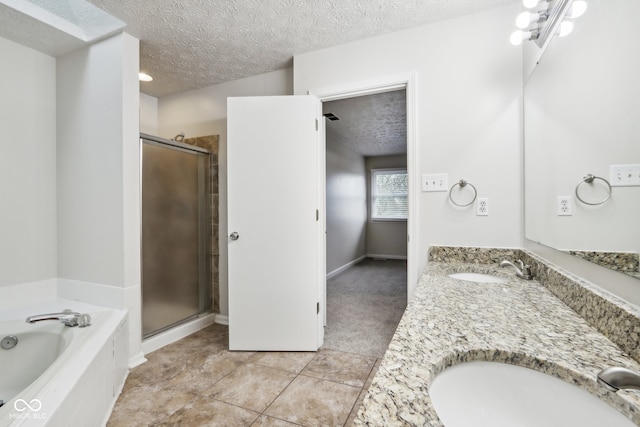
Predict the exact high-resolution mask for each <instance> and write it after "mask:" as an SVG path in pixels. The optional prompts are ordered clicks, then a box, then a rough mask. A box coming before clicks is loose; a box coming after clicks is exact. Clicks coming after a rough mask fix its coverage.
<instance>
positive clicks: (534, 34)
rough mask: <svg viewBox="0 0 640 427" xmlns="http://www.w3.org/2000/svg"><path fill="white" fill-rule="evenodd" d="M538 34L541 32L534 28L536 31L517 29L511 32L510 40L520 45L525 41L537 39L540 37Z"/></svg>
mask: <svg viewBox="0 0 640 427" xmlns="http://www.w3.org/2000/svg"><path fill="white" fill-rule="evenodd" d="M538 36H539V33H538V31H537V30H534V31H523V30H516V31H514V32H513V33H511V37H509V41H510V42H511V44H512V45H514V46H518V45H521V44H522V42H523V41H525V40H535V39H537V38H538Z"/></svg>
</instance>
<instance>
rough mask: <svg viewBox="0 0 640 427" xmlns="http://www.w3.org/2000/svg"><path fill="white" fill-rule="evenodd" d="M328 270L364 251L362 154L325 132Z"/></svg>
mask: <svg viewBox="0 0 640 427" xmlns="http://www.w3.org/2000/svg"><path fill="white" fill-rule="evenodd" d="M326 162H327V163H326V164H327V170H326V172H327V193H326V195H327V273H331V272H333V271H335V270H337V269H339V268H341V267H344V266H345V265H348V264H349V263H351V262H353V261H356V260H357V259H359V258H361V257H363V256H364V255H365V254H366V251H365V242H366V223H367V192H366V170H365V161H364V157H363V156H362V155H360V154H357V153H355V152H354V151H352V150H351V149H349V148H348V147H347V146H346V145H344V144H341V143H339V142H337V141H335V140H333V139H332V138H330V137H329V136H328V135H327V158H326Z"/></svg>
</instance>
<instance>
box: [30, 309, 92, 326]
mask: <svg viewBox="0 0 640 427" xmlns="http://www.w3.org/2000/svg"><path fill="white" fill-rule="evenodd" d="M43 320H59V321H60V322H62V323H64V324H65V325H67V326H71V327H73V326H80V327H81V328H84V327H86V326H90V325H91V316H89V315H88V314H80V313H78V312H75V311H72V310H69V309H66V310H63V311H62V312H61V313H47V314H36V315H33V316H29V317H27V323H36V322H41V321H43Z"/></svg>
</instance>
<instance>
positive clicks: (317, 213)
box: [316, 209, 320, 221]
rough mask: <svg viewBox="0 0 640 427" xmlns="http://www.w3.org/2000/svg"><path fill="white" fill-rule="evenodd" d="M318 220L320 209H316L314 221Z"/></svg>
mask: <svg viewBox="0 0 640 427" xmlns="http://www.w3.org/2000/svg"><path fill="white" fill-rule="evenodd" d="M319 220H320V211H319V210H318V209H316V221H319Z"/></svg>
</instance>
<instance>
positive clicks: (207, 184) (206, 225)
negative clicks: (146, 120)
mask: <svg viewBox="0 0 640 427" xmlns="http://www.w3.org/2000/svg"><path fill="white" fill-rule="evenodd" d="M145 141H147V142H149V143H151V144H152V145H157V146H161V147H165V148H167V149H172V150H177V151H183V152H188V153H192V154H205V155H206V156H207V161H206V170H205V171H204V173H205V179H204V190H203V191H204V193H205V197H204V207H200V208H199V209H198V210H199V212H202V211H203V210H204V212H205V218H204V219H203V220H201V221H198V228H199V231H198V235H199V236H201V237H200V238H199V243H198V247H199V253H198V257H199V260H200V261H199V262H200V263H201V264H202V263H203V264H204V268H200V269H199V272H198V276H199V286H198V292H199V294H198V313H196V314H194V315H191V316H189V317H186V318H184V319H181V320H179V321H176V322H173V323H171V324H169V325H166V326H164V327H162V328H160V329H157V330H154V331H152V332H149V333H147V334H146V335H145V333H144V329H143V328H144V322H143V320H144V313H143V308H144V307H143V304H144V295H143V292H144V277H143V276H144V266H143V252H142V251H143V248H144V245H143V242H142V237H143V236H142V229H143V223H142V220H143V217H142V215H143V206H142V201H143V199H142V192H143V162H144V156H143V150H144V144H145ZM139 149H140V265H141V272H140V317H141V323H140V332H141V335H142V340H143V341H144V340H146V339H149V338H153V337H154V336H156V335H158V334H160V333H162V332H165V331H167V330H170V329H172V328H174V327H176V326H179V325H182V324H184V323H186V322H189V321H191V320H194V319H197V318H199V317H201V316H203V315H206V314H207V313H209V312H210V311H211V309H212V307H213V289H212V287H213V286H212V280H211V271H212V259H211V258H212V257H211V253H210V252H211V241H212V236H211V234H212V225H211V214H212V211H211V210H212V205H211V203H212V197H211V154H212V153H211V151H209V150H207V149H205V148H201V147H198V146H195V145H190V144H186V143H182V142H177V141H173V140H170V139H165V138H161V137H158V136H154V135H149V134H145V133H140V147H139Z"/></svg>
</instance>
